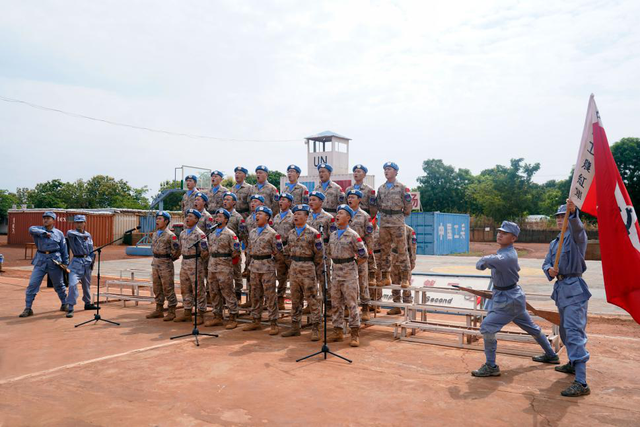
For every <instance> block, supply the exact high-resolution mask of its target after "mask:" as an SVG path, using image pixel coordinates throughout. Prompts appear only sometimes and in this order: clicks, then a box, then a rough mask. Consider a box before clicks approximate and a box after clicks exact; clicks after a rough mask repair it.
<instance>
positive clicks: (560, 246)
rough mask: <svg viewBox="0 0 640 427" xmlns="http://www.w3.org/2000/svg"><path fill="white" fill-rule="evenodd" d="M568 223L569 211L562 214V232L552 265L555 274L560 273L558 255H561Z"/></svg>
mask: <svg viewBox="0 0 640 427" xmlns="http://www.w3.org/2000/svg"><path fill="white" fill-rule="evenodd" d="M568 223H569V209H568V208H567V211H566V212H565V213H564V219H563V220H562V231H561V232H560V241H559V242H558V250H557V252H556V260H555V262H554V263H553V269H554V270H555V271H556V274H558V273H560V271H558V265H559V264H560V255H562V244H563V243H564V233H565V231H567V224H568Z"/></svg>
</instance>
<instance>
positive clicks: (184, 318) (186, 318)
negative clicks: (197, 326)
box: [173, 308, 192, 322]
mask: <svg viewBox="0 0 640 427" xmlns="http://www.w3.org/2000/svg"><path fill="white" fill-rule="evenodd" d="M191 319H192V318H191V309H190V308H185V309H184V310H183V311H182V314H181V315H180V316H178V317H176V318H175V319H173V321H174V322H191Z"/></svg>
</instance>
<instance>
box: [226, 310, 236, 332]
mask: <svg viewBox="0 0 640 427" xmlns="http://www.w3.org/2000/svg"><path fill="white" fill-rule="evenodd" d="M237 327H238V322H237V321H236V315H235V314H230V315H229V321H228V322H227V326H225V327H224V328H225V329H235V328H237Z"/></svg>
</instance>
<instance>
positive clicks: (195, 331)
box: [170, 226, 218, 347]
mask: <svg viewBox="0 0 640 427" xmlns="http://www.w3.org/2000/svg"><path fill="white" fill-rule="evenodd" d="M196 227H197V226H196ZM211 230H213V228H212V229H211ZM183 232H184V231H183ZM206 235H207V236H208V235H209V233H206ZM193 247H195V248H196V280H195V284H194V288H195V291H194V297H193V299H194V304H193V305H194V306H195V309H196V310H195V312H196V314H195V316H193V330H192V331H191V332H189V333H188V334H182V335H176V336H175V337H171V338H170V339H172V340H175V339H178V338H184V337H190V336H193V337H194V338H195V339H196V346H197V347H200V341H198V336H199V335H205V336H208V337H216V338H218V335H216V334H208V333H205V332H200V330H199V329H198V258H200V242H199V241H198V242H195V243H194V244H193V245H191V246H189V249H191V248H193Z"/></svg>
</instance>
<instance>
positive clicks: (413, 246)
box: [391, 225, 418, 304]
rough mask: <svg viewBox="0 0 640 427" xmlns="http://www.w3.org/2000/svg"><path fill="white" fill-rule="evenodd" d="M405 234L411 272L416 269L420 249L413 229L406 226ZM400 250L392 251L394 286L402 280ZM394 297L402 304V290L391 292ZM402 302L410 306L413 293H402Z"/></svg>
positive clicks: (394, 249)
mask: <svg viewBox="0 0 640 427" xmlns="http://www.w3.org/2000/svg"><path fill="white" fill-rule="evenodd" d="M405 233H406V235H407V250H408V251H409V262H410V264H411V270H413V269H414V268H416V250H417V248H418V242H417V240H416V233H415V231H413V228H411V227H409V226H408V225H405ZM397 260H398V250H397V249H396V248H393V249H392V250H391V265H392V267H391V281H392V282H393V283H394V284H398V283H400V281H401V280H402V273H401V271H400V269H399V268H398V263H397ZM391 294H392V295H393V302H400V290H399V289H394V290H392V291H391ZM402 302H403V303H407V304H410V303H412V302H413V297H412V296H411V291H408V290H403V291H402Z"/></svg>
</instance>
